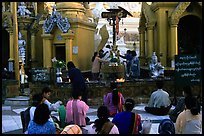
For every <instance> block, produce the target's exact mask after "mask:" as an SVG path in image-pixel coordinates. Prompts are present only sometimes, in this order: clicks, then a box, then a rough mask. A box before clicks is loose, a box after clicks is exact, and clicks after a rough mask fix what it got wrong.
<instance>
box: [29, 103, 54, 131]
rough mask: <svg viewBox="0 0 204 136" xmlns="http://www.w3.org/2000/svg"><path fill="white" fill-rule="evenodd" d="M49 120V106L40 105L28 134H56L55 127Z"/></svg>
mask: <svg viewBox="0 0 204 136" xmlns="http://www.w3.org/2000/svg"><path fill="white" fill-rule="evenodd" d="M49 118H50V111H49V108H48V106H47V105H46V104H44V103H42V104H40V105H38V106H37V107H36V110H35V114H34V118H33V120H31V121H30V122H29V125H28V134H56V129H55V125H54V123H53V122H51V121H49Z"/></svg>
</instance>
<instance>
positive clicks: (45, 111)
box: [33, 103, 50, 125]
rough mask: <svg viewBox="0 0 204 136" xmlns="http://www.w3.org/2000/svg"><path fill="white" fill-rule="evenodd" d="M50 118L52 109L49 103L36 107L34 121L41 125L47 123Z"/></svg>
mask: <svg viewBox="0 0 204 136" xmlns="http://www.w3.org/2000/svg"><path fill="white" fill-rule="evenodd" d="M49 118H50V111H49V108H48V106H47V104H44V103H42V104H40V105H38V106H37V107H36V109H35V113H34V118H33V121H34V122H35V123H37V124H39V125H43V124H45V123H46V122H47V121H48V119H49Z"/></svg>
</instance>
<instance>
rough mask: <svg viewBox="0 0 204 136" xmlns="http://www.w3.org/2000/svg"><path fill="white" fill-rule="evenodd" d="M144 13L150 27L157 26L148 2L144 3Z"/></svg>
mask: <svg viewBox="0 0 204 136" xmlns="http://www.w3.org/2000/svg"><path fill="white" fill-rule="evenodd" d="M142 13H144V16H145V18H146V22H147V23H148V25H155V23H156V16H155V14H154V12H153V11H152V10H151V8H150V5H148V4H147V3H146V2H142Z"/></svg>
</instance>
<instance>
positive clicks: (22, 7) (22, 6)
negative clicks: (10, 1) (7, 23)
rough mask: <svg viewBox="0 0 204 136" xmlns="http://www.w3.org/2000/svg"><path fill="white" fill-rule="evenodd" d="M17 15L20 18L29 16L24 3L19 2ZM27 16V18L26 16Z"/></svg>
mask: <svg viewBox="0 0 204 136" xmlns="http://www.w3.org/2000/svg"><path fill="white" fill-rule="evenodd" d="M17 13H19V15H20V16H24V17H25V16H26V14H28V15H30V14H31V12H30V11H29V10H28V9H27V7H26V6H25V3H24V2H20V6H18V11H17ZM28 15H27V16H28Z"/></svg>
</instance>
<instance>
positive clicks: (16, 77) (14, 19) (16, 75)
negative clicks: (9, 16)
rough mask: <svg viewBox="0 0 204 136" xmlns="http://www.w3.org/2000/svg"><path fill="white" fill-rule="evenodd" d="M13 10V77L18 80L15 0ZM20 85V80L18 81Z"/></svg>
mask: <svg viewBox="0 0 204 136" xmlns="http://www.w3.org/2000/svg"><path fill="white" fill-rule="evenodd" d="M11 8H12V10H13V34H14V38H13V39H14V41H13V48H14V70H15V79H16V80H17V81H20V73H19V54H18V21H17V2H13V4H12V7H11ZM18 83H19V85H20V82H18Z"/></svg>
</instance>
